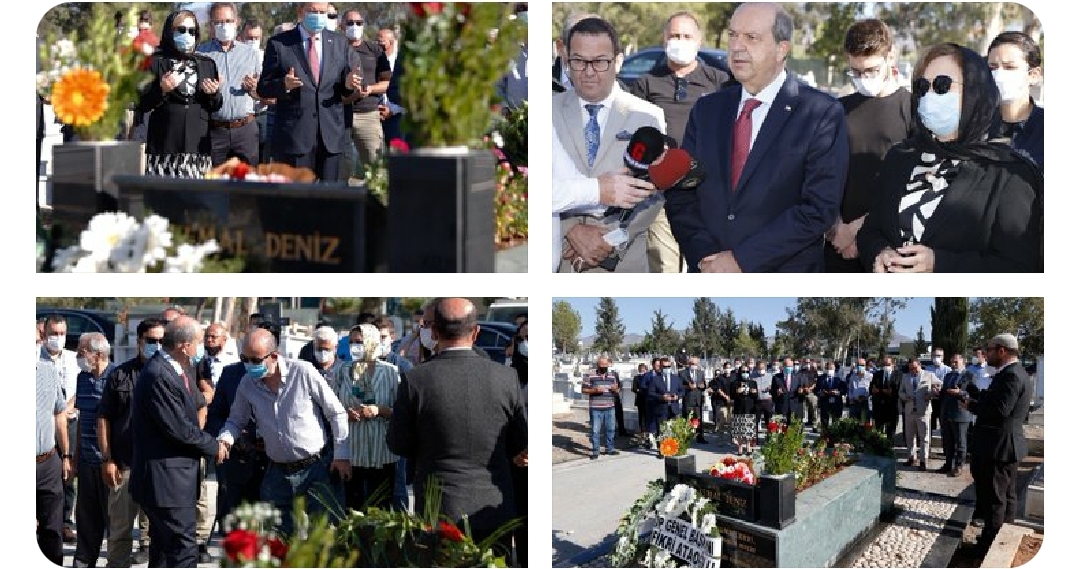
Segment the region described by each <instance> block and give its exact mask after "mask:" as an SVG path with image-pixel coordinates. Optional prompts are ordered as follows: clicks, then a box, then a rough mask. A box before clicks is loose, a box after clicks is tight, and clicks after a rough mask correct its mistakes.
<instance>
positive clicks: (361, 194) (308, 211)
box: [113, 176, 386, 273]
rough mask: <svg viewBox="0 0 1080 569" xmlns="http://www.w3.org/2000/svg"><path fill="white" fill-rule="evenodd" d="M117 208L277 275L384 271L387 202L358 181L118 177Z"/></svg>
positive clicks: (115, 178) (249, 265)
mask: <svg viewBox="0 0 1080 569" xmlns="http://www.w3.org/2000/svg"><path fill="white" fill-rule="evenodd" d="M113 180H114V182H115V183H116V185H117V186H118V187H119V188H120V207H121V209H122V210H123V211H126V212H128V213H129V214H130V215H133V216H135V217H136V218H139V219H142V218H143V217H145V216H147V215H150V214H157V215H160V216H162V217H165V218H166V219H168V220H169V225H170V227H175V228H177V229H178V230H179V232H180V233H181V235H183V236H184V240H185V241H187V242H189V243H202V242H204V241H206V240H208V239H216V240H217V243H218V245H219V246H220V247H221V249H222V250H223V252H224V253H225V254H227V255H231V256H238V257H243V258H245V260H246V262H247V266H248V268H249V269H250V268H251V267H257V268H258V269H260V270H264V271H266V272H276V273H295V272H301V273H330V272H343V273H359V272H375V271H379V270H385V265H384V263H385V237H384V234H385V230H384V228H385V223H386V219H385V215H386V214H385V208H383V207H382V204H380V203H379V202H378V201H377V200H375V199H374V198H373V197H372V196H370V194H369V193H368V192H367V190H366V189H364V188H362V187H348V186H345V185H338V184H284V183H260V182H235V181H230V180H190V179H178V178H162V177H156V176H115V177H114V178H113Z"/></svg>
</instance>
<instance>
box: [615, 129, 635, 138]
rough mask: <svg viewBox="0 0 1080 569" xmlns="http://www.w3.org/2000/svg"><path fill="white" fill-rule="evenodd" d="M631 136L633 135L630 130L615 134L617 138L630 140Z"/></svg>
mask: <svg viewBox="0 0 1080 569" xmlns="http://www.w3.org/2000/svg"><path fill="white" fill-rule="evenodd" d="M631 136H633V135H631V134H630V131H628V130H624V131H621V132H619V134H616V135H615V140H630V137H631Z"/></svg>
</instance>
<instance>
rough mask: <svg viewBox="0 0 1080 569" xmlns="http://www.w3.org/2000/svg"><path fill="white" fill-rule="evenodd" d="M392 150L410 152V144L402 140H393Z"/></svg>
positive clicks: (391, 143)
mask: <svg viewBox="0 0 1080 569" xmlns="http://www.w3.org/2000/svg"><path fill="white" fill-rule="evenodd" d="M390 149H391V150H393V151H395V152H408V151H409V143H407V142H405V141H404V140H402V139H400V138H392V139H390Z"/></svg>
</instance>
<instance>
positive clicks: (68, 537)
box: [62, 526, 78, 543]
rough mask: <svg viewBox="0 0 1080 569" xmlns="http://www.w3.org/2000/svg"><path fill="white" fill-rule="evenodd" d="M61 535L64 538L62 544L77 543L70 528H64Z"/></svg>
mask: <svg viewBox="0 0 1080 569" xmlns="http://www.w3.org/2000/svg"><path fill="white" fill-rule="evenodd" d="M62 533H63V536H64V543H75V542H76V541H78V540H77V539H76V537H75V531H74V530H72V529H71V528H69V527H67V526H64V531H63V532H62Z"/></svg>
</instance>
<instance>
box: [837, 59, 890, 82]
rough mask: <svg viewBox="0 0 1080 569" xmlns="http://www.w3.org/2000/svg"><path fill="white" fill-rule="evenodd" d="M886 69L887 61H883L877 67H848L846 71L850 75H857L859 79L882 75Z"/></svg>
mask: <svg viewBox="0 0 1080 569" xmlns="http://www.w3.org/2000/svg"><path fill="white" fill-rule="evenodd" d="M884 70H885V62H881V64H880V65H878V66H877V67H870V68H868V69H854V68H848V70H847V71H845V72H844V73H845V74H846V75H847V76H848V77H855V78H857V79H874V78H876V77H877V76H879V75H881V72H882V71H884Z"/></svg>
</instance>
